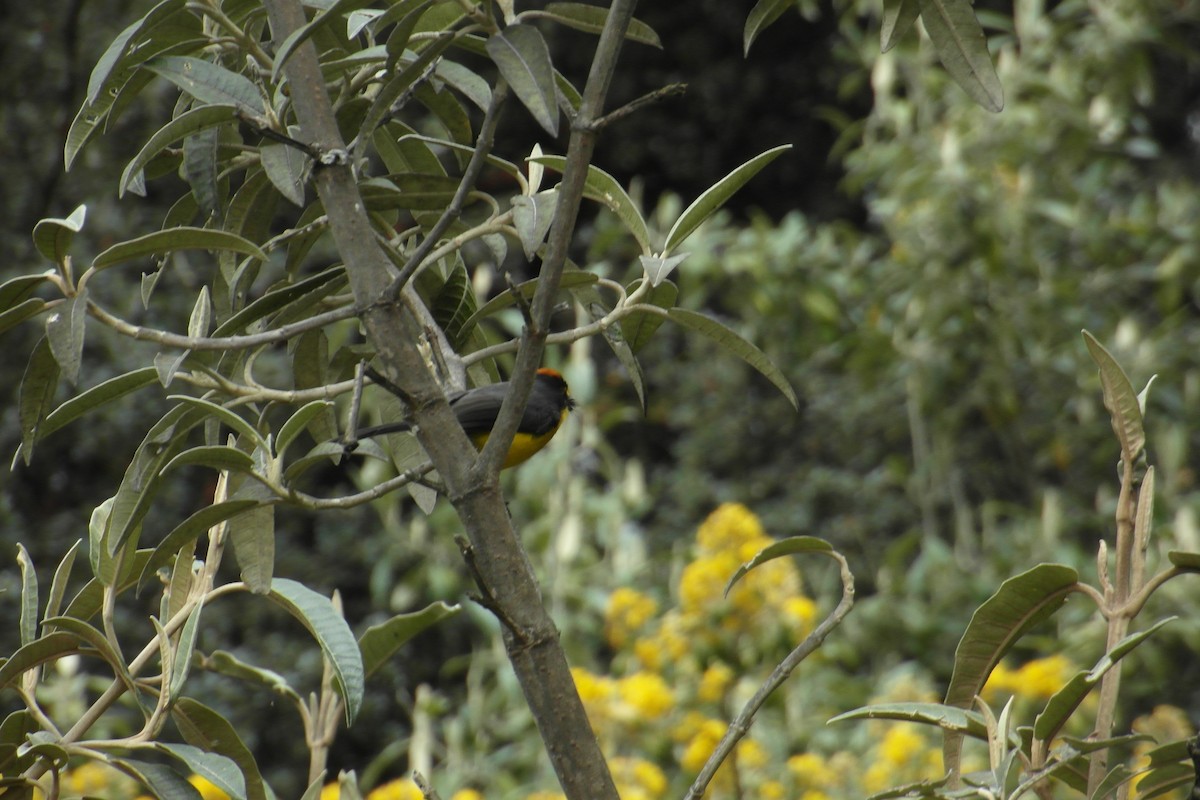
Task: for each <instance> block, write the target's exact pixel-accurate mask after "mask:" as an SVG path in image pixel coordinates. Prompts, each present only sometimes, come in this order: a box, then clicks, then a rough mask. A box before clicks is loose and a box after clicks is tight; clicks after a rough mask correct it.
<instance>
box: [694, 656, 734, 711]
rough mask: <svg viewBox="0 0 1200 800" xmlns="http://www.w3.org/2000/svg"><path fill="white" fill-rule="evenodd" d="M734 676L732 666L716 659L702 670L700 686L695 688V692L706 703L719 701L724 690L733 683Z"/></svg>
mask: <svg viewBox="0 0 1200 800" xmlns="http://www.w3.org/2000/svg"><path fill="white" fill-rule="evenodd" d="M735 677H736V675H735V674H734V671H733V668H732V667H730V666H729V665H728V664H726V663H724V662H722V661H718V662H717V663H715V664H712V665H710V666H709V667H708V669H706V670H704V674H703V675H701V676H700V686H699V688H698V689H697V694H698V695H699V696H700V699H701V700H703V701H704V702H706V703H716V702H719V701H720V700H721V699H722V698H723V697H725V690H726V689H728V688H729V685H730V684H731V683H733V679H734V678H735Z"/></svg>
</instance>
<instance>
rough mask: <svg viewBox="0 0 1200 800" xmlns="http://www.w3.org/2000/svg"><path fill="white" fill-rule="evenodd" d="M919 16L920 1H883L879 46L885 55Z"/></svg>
mask: <svg viewBox="0 0 1200 800" xmlns="http://www.w3.org/2000/svg"><path fill="white" fill-rule="evenodd" d="M920 15H921V0H885V2H884V4H883V25H881V26H880V28H879V46H880V49H881V51H882V52H884V53H886V52H887V51H889V50H891V49H892V48H893V47H895V46H896V43H897V42H899V41H900V40H901V39H902V38H904V34H906V33H908V31H909V29H910V28H912V25H913V23H914V22H916V21H917V17H919V16H920Z"/></svg>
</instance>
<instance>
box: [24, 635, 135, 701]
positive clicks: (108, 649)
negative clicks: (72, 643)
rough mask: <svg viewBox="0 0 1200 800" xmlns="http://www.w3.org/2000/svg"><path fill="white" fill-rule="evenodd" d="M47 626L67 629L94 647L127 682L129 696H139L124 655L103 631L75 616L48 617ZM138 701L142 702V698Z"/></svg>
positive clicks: (96, 653)
mask: <svg viewBox="0 0 1200 800" xmlns="http://www.w3.org/2000/svg"><path fill="white" fill-rule="evenodd" d="M45 626H46V629H47V630H50V629H54V628H57V629H58V630H61V631H65V632H66V633H69V634H71V635H72V636H74V637H75V638H77V639H78V640H79V641H81V642H83V643H84V644H86V645H88V646H89V647H90V648H92V649H93V650H94V651H95V653H94V654H93V655H98V656H99V657H100V658H101V659H102V660H103V661H104V663H106V664H108V666H109V667H111V668H112V671H113V674H114V675H116V676H117V678H119V679H120V680H121V682H122V683H124V684H125V689H126V690H127V691H128V692H129V696H130V697H134V698H138V696H139V694H140V690H139V688H138V687H137V685H136V684H135V683H134V681H133V676H132V675H130V674H129V669H128V667H127V666H126V665H125V659H124V657H123V656H122V655H121V653H120V652H119V651H118V650H117V649H116V648H115V647H113V646H112V643H111V642H109V641H108V638H107V637H105V635H104V634H103V633H101V632H100V631H99V630H97V629H96V628H94V627H92V626H91V625H89V624H88V623H86V622H84V621H83V620H81V619H75V618H74V617H47V618H46V621H45ZM138 702H139V704H140V702H141V700H140V698H139V699H138Z"/></svg>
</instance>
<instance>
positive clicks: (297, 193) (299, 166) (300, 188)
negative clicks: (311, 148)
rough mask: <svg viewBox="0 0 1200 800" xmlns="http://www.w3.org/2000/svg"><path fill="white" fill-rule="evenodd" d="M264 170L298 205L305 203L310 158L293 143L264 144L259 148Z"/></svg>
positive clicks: (272, 181) (280, 189) (291, 200)
mask: <svg viewBox="0 0 1200 800" xmlns="http://www.w3.org/2000/svg"><path fill="white" fill-rule="evenodd" d="M258 157H259V160H260V161H261V162H262V166H263V171H264V172H266V173H267V177H268V178H269V179H270V180H271V183H272V185H274V187H275V188H276V189H278V190H279V193H280V194H281V195H283V196H284V197H285V198H287V199H288V200H289V201H290V202H292V203H293V204H294V205H297V206H303V205H304V183H305V180H306V179H307V174H308V167H309V160H308V156H306V155H304V153H301V152H300V151H299V150H297V149H296V148H294V147H292V146H291V145H286V144H264V145H262V146H261V147H259V148H258Z"/></svg>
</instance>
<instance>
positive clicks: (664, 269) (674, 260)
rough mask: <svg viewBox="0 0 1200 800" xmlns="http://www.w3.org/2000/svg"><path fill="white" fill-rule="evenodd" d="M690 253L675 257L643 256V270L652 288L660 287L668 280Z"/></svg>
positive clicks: (679, 254) (641, 259)
mask: <svg viewBox="0 0 1200 800" xmlns="http://www.w3.org/2000/svg"><path fill="white" fill-rule="evenodd" d="M689 255H691V254H690V253H678V254H676V255H673V256H666V257H663V256H641V258H640V261H641V262H642V270H643V272H644V273H645V275H646V279H647V280H649V281H650V285H651V286H658V285H659V284H660V283H662V282H663V281H665V280H666V279H667V276H669V275H670V274H671V273H672V272H674V271H675V268H676V267H678V266H679V265H680V264H682V263H683V260H684V259H685V258H687V257H688V256H689Z"/></svg>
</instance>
